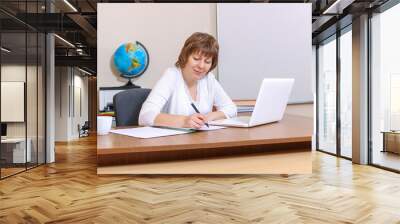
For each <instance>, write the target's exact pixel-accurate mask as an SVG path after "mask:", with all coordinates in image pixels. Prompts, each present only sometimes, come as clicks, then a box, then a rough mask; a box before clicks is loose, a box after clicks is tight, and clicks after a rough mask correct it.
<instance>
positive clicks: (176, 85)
mask: <svg viewBox="0 0 400 224" xmlns="http://www.w3.org/2000/svg"><path fill="white" fill-rule="evenodd" d="M218 49H219V46H218V43H217V40H216V39H215V38H214V37H213V36H211V35H209V34H206V33H198V32H197V33H194V34H192V35H191V36H190V37H189V38H188V39H187V40H186V41H185V44H184V46H183V48H182V50H181V53H180V55H179V58H178V61H177V62H176V63H175V67H172V68H168V69H167V70H166V71H165V73H164V74H163V75H162V76H161V78H160V80H159V81H158V82H157V84H156V85H155V86H154V88H153V90H152V91H151V93H150V95H149V96H148V98H147V100H146V101H145V102H144V103H143V106H142V109H141V111H140V115H139V125H142V126H168V127H182V128H196V129H197V128H201V127H202V126H203V125H205V124H206V123H207V122H208V121H212V120H218V119H224V118H231V117H234V116H236V111H237V109H236V105H235V104H234V103H233V102H232V100H231V99H230V98H229V96H228V95H227V94H226V93H225V91H224V90H223V89H222V87H221V85H220V84H219V83H218V81H217V80H216V79H215V76H214V75H213V74H212V73H211V72H210V71H211V70H213V69H214V68H215V67H216V66H217V63H218ZM192 104H193V105H192ZM213 106H215V108H216V111H213ZM196 110H198V112H199V113H198V112H196Z"/></svg>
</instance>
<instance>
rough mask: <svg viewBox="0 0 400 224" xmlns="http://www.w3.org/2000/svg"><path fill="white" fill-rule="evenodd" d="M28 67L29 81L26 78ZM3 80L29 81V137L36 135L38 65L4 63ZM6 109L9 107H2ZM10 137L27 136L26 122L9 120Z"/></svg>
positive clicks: (8, 134)
mask: <svg viewBox="0 0 400 224" xmlns="http://www.w3.org/2000/svg"><path fill="white" fill-rule="evenodd" d="M25 69H27V70H26V71H27V74H28V75H27V78H28V82H26V80H25V74H26V71H25ZM1 81H18V82H25V83H28V85H27V101H26V103H27V105H26V106H27V121H28V123H27V125H28V127H27V128H28V129H27V130H28V137H29V136H30V135H32V134H33V133H34V136H36V127H37V125H36V122H37V113H36V110H37V109H36V108H37V96H36V82H37V80H36V66H28V67H25V65H23V66H22V65H2V66H1ZM1 109H2V110H6V109H7V108H1ZM7 124H8V125H7V136H8V137H25V122H7Z"/></svg>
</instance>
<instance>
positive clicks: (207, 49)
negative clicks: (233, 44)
mask: <svg viewBox="0 0 400 224" xmlns="http://www.w3.org/2000/svg"><path fill="white" fill-rule="evenodd" d="M218 50H219V45H218V42H217V40H216V39H215V38H214V37H213V36H211V35H210V34H207V33H200V32H196V33H193V34H192V35H191V36H190V37H189V38H188V39H187V40H186V41H185V44H184V45H183V47H182V50H181V53H180V54H179V57H178V61H177V62H176V63H175V65H176V66H177V67H179V68H183V67H184V66H185V65H186V63H187V60H188V58H189V56H190V55H191V54H193V53H197V52H200V53H201V54H202V55H204V56H205V57H211V58H212V63H211V67H210V70H209V71H211V70H213V69H214V68H215V67H216V66H217V64H218ZM209 71H208V72H209Z"/></svg>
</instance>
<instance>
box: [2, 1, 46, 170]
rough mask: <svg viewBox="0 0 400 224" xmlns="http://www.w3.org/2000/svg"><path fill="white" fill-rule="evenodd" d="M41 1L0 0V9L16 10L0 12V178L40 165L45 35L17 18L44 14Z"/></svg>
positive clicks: (43, 161)
mask: <svg viewBox="0 0 400 224" xmlns="http://www.w3.org/2000/svg"><path fill="white" fill-rule="evenodd" d="M39 5H40V7H39ZM43 5H44V1H18V2H16V1H7V2H5V1H1V2H0V7H2V8H3V7H5V8H8V9H14V10H15V16H14V14H12V13H11V14H7V13H4V12H3V11H0V47H1V57H0V68H1V69H0V72H1V73H0V81H1V86H0V90H1V106H0V111H1V116H0V118H1V134H2V138H1V144H0V178H5V177H7V176H10V175H13V174H16V173H19V172H22V171H25V170H27V169H29V168H32V167H36V166H37V165H39V164H43V163H45V60H46V52H45V44H46V39H45V35H44V34H43V33H40V31H38V30H36V28H34V27H32V26H30V25H28V24H26V23H24V22H22V21H21V20H19V19H17V18H16V17H19V18H22V17H23V16H24V15H26V14H24V13H26V12H28V13H39V12H43V7H42V6H43ZM21 16H22V17H21ZM34 18H37V17H34ZM5 21H6V22H5Z"/></svg>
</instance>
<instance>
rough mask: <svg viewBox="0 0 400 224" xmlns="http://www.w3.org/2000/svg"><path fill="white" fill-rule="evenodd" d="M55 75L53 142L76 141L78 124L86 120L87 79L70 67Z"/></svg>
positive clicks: (59, 70) (61, 69)
mask: <svg viewBox="0 0 400 224" xmlns="http://www.w3.org/2000/svg"><path fill="white" fill-rule="evenodd" d="M55 73H56V76H55V86H56V88H55V130H56V132H55V141H69V140H72V139H77V138H78V124H80V125H83V123H84V122H85V121H87V120H88V81H87V80H88V78H87V76H83V74H82V73H81V72H80V71H79V70H77V69H73V68H71V67H56V69H55ZM79 101H81V102H79ZM80 107H81V108H80ZM80 109H81V110H82V114H81V113H80Z"/></svg>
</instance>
